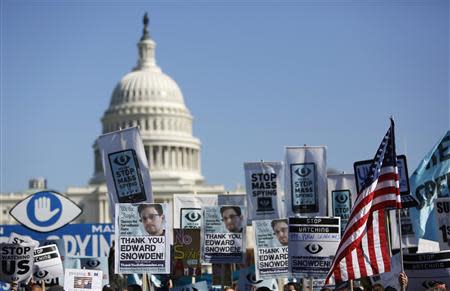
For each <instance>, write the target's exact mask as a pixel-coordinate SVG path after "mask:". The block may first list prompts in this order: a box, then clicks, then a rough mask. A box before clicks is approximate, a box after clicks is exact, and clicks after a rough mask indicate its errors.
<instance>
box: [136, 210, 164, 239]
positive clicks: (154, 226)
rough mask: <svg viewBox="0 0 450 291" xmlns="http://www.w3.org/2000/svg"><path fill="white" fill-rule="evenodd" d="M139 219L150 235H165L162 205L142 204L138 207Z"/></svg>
mask: <svg viewBox="0 0 450 291" xmlns="http://www.w3.org/2000/svg"><path fill="white" fill-rule="evenodd" d="M138 212H139V219H140V221H141V222H142V224H143V225H144V228H145V230H146V231H147V232H148V234H150V235H163V233H164V229H163V228H162V223H163V221H164V214H163V209H162V206H161V205H160V204H140V205H139V206H138Z"/></svg>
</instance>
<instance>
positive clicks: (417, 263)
mask: <svg viewBox="0 0 450 291" xmlns="http://www.w3.org/2000/svg"><path fill="white" fill-rule="evenodd" d="M403 266H404V268H405V272H406V275H407V276H408V286H413V288H412V289H414V290H427V289H428V288H429V287H431V286H432V284H433V282H435V281H441V282H444V283H445V284H447V286H450V251H443V252H437V253H423V254H412V255H403Z"/></svg>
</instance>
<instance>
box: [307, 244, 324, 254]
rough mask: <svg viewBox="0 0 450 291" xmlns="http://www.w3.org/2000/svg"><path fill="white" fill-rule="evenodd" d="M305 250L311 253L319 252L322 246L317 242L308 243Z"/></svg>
mask: <svg viewBox="0 0 450 291" xmlns="http://www.w3.org/2000/svg"><path fill="white" fill-rule="evenodd" d="M305 250H306V251H307V252H309V253H311V254H313V255H315V254H317V253H319V252H320V251H321V250H323V248H322V247H321V246H320V245H318V244H308V245H307V246H306V247H305Z"/></svg>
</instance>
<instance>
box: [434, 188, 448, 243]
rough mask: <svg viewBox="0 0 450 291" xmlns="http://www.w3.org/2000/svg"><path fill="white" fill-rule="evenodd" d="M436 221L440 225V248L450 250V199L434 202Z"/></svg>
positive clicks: (438, 199)
mask: <svg viewBox="0 0 450 291" xmlns="http://www.w3.org/2000/svg"><path fill="white" fill-rule="evenodd" d="M434 204H435V209H436V211H435V214H436V221H437V223H438V225H437V226H438V231H439V232H438V238H439V248H440V250H441V251H444V250H449V249H450V197H446V198H437V199H436V200H435V202H434Z"/></svg>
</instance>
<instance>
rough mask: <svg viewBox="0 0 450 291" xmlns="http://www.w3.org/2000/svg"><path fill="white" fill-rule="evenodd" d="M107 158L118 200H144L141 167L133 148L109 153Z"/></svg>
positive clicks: (124, 201)
mask: <svg viewBox="0 0 450 291" xmlns="http://www.w3.org/2000/svg"><path fill="white" fill-rule="evenodd" d="M108 159H109V165H110V167H111V173H112V176H113V180H114V186H115V188H116V193H117V198H118V199H119V202H120V203H126V202H141V201H145V199H146V196H145V191H144V184H143V182H142V176H141V169H140V168H139V162H138V159H137V157H136V152H135V151H134V149H127V150H123V151H118V152H114V153H110V154H108Z"/></svg>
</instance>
